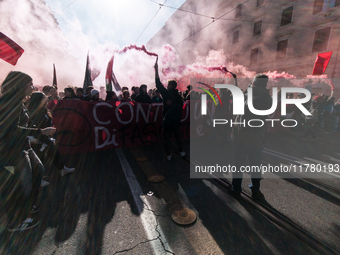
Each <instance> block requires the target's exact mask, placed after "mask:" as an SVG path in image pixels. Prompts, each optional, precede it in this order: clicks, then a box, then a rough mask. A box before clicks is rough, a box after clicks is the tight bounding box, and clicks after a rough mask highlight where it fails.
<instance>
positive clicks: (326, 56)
mask: <svg viewBox="0 0 340 255" xmlns="http://www.w3.org/2000/svg"><path fill="white" fill-rule="evenodd" d="M332 53H333V51H330V52H325V53H321V54H318V56H317V57H316V60H315V64H314V68H313V73H312V74H313V75H321V74H323V73H325V71H326V68H327V65H328V63H329V60H330V59H331V56H332Z"/></svg>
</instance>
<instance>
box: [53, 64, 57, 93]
mask: <svg viewBox="0 0 340 255" xmlns="http://www.w3.org/2000/svg"><path fill="white" fill-rule="evenodd" d="M52 83H53V84H52V86H56V87H57V88H58V84H57V73H56V71H55V65H54V64H53V82H52Z"/></svg>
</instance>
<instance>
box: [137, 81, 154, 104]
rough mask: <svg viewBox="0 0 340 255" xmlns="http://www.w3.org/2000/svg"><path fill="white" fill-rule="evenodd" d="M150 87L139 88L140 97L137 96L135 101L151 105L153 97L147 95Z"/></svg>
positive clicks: (142, 86) (143, 85)
mask: <svg viewBox="0 0 340 255" xmlns="http://www.w3.org/2000/svg"><path fill="white" fill-rule="evenodd" d="M147 89H148V87H147V86H146V85H145V84H142V85H141V86H140V87H139V95H137V96H136V98H135V101H136V102H138V103H144V104H151V97H150V96H149V95H148V93H147Z"/></svg>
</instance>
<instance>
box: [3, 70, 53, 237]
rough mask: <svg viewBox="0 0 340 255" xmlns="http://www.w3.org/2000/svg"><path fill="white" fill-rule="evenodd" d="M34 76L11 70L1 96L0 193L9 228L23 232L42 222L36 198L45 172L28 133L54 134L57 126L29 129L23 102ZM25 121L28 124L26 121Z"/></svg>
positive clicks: (28, 92)
mask: <svg viewBox="0 0 340 255" xmlns="http://www.w3.org/2000/svg"><path fill="white" fill-rule="evenodd" d="M32 86H33V82H32V78H31V77H30V76H29V75H27V74H25V73H22V72H14V71H12V72H10V73H9V74H8V75H7V77H6V78H5V80H4V81H3V83H2V85H1V96H0V106H1V107H0V127H1V132H0V196H1V197H2V199H3V203H4V209H5V212H6V214H7V222H8V227H7V229H8V231H10V232H14V231H23V230H28V229H31V228H34V227H36V226H37V225H38V224H39V220H38V218H37V217H33V216H31V215H32V214H34V213H37V212H38V210H39V208H38V207H37V206H36V201H37V198H38V194H39V188H40V186H41V180H42V176H43V173H44V171H45V169H44V166H43V165H42V163H41V161H40V160H39V158H38V157H37V155H36V154H35V152H34V151H33V150H32V148H31V146H30V143H29V141H28V139H27V136H38V135H40V134H41V135H47V136H49V135H53V134H54V133H55V132H56V129H55V128H54V127H47V128H43V129H39V128H29V127H28V123H27V121H23V120H22V117H23V116H26V117H25V119H26V120H29V115H28V111H27V109H26V108H25V106H24V105H23V103H22V102H23V101H24V100H25V98H26V97H27V96H29V95H30V94H31V93H32ZM25 122H26V123H25Z"/></svg>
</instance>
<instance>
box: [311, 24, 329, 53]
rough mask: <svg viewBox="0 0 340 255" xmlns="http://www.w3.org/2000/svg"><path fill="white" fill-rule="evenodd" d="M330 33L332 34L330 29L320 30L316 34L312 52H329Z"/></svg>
mask: <svg viewBox="0 0 340 255" xmlns="http://www.w3.org/2000/svg"><path fill="white" fill-rule="evenodd" d="M330 33H331V28H330V27H326V28H323V29H319V30H317V31H316V32H315V35H314V42H313V50H312V52H320V51H325V50H327V45H328V40H329V35H330Z"/></svg>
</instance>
